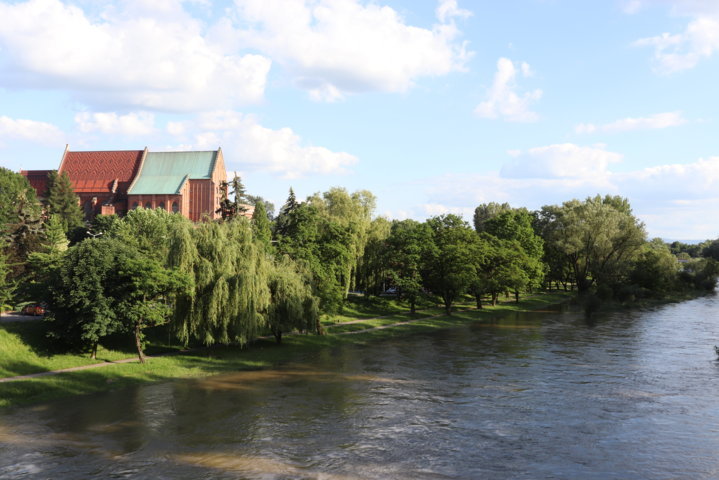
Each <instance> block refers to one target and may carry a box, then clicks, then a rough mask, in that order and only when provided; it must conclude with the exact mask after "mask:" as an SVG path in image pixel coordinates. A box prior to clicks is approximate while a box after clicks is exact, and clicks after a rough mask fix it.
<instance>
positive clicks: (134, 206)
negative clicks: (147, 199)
mask: <svg viewBox="0 0 719 480" xmlns="http://www.w3.org/2000/svg"><path fill="white" fill-rule="evenodd" d="M139 206H140V204H139V203H137V202H135V203H133V204H132V209H133V210H135V209H136V208H137V207H139Z"/></svg>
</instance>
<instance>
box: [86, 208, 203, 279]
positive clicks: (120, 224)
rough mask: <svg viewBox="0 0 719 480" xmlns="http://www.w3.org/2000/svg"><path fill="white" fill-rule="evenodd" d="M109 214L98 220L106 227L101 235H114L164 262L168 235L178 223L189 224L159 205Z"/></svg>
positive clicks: (103, 227) (168, 246)
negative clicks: (113, 215)
mask: <svg viewBox="0 0 719 480" xmlns="http://www.w3.org/2000/svg"><path fill="white" fill-rule="evenodd" d="M110 218H113V217H112V216H110V217H108V218H107V219H103V220H101V221H100V223H98V225H99V226H100V231H98V233H97V234H101V233H102V229H105V228H107V230H105V231H106V233H104V234H103V235H106V236H109V237H111V238H116V239H118V240H120V241H122V242H123V243H125V244H127V245H130V246H132V247H133V248H135V249H137V250H139V251H140V252H142V253H144V254H146V255H148V256H150V257H153V258H155V259H157V260H159V261H160V262H161V263H162V264H163V265H164V264H167V256H168V254H169V249H170V237H171V236H172V232H174V231H175V229H177V228H179V226H181V225H186V224H190V221H189V220H188V219H187V218H185V217H183V216H182V215H176V214H174V213H170V212H168V211H166V210H163V209H161V208H155V209H146V208H136V209H133V210H130V211H129V212H127V215H126V216H125V217H123V218H120V219H117V218H114V219H113V220H110Z"/></svg>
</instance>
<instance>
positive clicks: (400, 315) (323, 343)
mask: <svg viewBox="0 0 719 480" xmlns="http://www.w3.org/2000/svg"><path fill="white" fill-rule="evenodd" d="M570 296H571V295H570V294H567V293H552V294H537V295H534V296H532V297H527V298H526V299H524V300H521V301H520V302H519V303H514V302H513V301H512V302H505V303H500V304H499V305H497V306H495V307H491V306H485V308H483V309H482V310H477V309H476V308H474V306H473V305H472V304H470V303H467V304H463V305H459V306H458V307H457V311H456V312H454V313H453V315H452V316H447V315H444V311H443V309H441V308H439V307H437V306H435V305H430V304H425V305H421V306H420V307H419V308H421V310H418V312H417V313H415V314H414V315H411V314H409V313H408V308H407V306H406V305H404V304H402V303H399V302H397V301H395V300H393V299H386V298H382V299H372V300H366V299H362V298H356V299H352V300H351V301H350V302H348V306H347V308H345V311H344V312H343V314H342V315H339V316H335V317H334V318H332V319H324V320H323V326H324V328H325V331H326V334H325V335H322V336H318V335H291V336H286V337H284V339H283V343H282V345H276V344H275V342H274V340H273V339H260V340H257V341H256V342H254V343H253V344H252V345H250V346H247V347H246V348H243V349H240V348H239V347H236V346H228V347H211V348H197V349H193V350H191V351H181V349H180V347H179V346H178V345H172V344H171V343H170V344H168V342H167V336H166V333H164V332H162V331H156V332H155V333H154V335H151V338H150V340H151V342H150V345H149V346H148V349H147V351H148V353H149V354H157V353H170V355H164V356H157V357H154V358H150V359H149V360H148V362H147V363H146V364H144V365H142V364H139V363H137V362H133V363H118V364H115V363H111V362H113V361H117V360H120V359H124V358H131V357H133V351H132V349H131V348H129V347H124V346H119V347H115V348H106V347H103V348H101V349H100V350H99V351H98V359H97V360H92V359H90V358H88V356H87V355H86V354H85V355H74V354H67V353H62V354H57V353H54V352H53V350H52V347H53V346H52V344H51V343H50V342H49V340H48V339H46V338H45V337H44V334H43V332H44V330H43V325H42V323H41V321H36V320H31V321H22V322H10V323H0V377H11V376H16V375H26V374H33V373H40V372H47V371H52V370H58V369H64V368H71V367H79V366H86V365H92V364H97V363H102V362H106V363H108V364H107V365H106V366H103V367H102V368H92V369H88V370H79V371H74V372H67V373H60V374H57V375H47V376H41V377H35V378H30V379H24V380H15V381H10V382H3V383H0V407H3V408H6V407H12V406H19V405H27V404H33V403H39V402H43V401H47V400H50V399H53V398H59V397H65V396H71V395H79V394H85V393H91V392H98V391H104V390H112V389H116V388H121V387H123V386H127V385H131V384H137V383H145V382H157V381H163V380H168V379H173V378H190V377H200V376H207V375H213V374H218V373H225V372H232V371H237V370H248V369H260V368H269V367H272V366H273V365H278V364H283V363H289V362H296V361H301V360H302V358H304V357H306V356H307V355H311V354H313V353H314V352H316V351H317V350H319V349H322V348H326V347H332V346H336V345H340V344H347V343H364V342H371V341H376V340H379V339H383V338H389V337H393V336H402V335H410V334H414V333H418V332H427V331H431V330H436V329H442V328H450V327H453V326H458V325H461V324H465V323H468V322H476V321H490V320H496V319H497V318H501V316H503V315H505V314H508V313H511V312H521V311H530V310H541V309H543V308H546V307H547V306H549V305H553V304H557V303H560V302H563V301H566V300H567V299H569V298H570ZM163 340H164V341H163ZM118 343H121V342H118Z"/></svg>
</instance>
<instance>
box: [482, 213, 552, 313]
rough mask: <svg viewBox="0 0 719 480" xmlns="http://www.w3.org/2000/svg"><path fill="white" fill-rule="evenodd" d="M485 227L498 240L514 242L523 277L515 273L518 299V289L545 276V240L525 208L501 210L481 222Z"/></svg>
mask: <svg viewBox="0 0 719 480" xmlns="http://www.w3.org/2000/svg"><path fill="white" fill-rule="evenodd" d="M484 231H485V232H486V233H488V234H490V235H493V236H495V237H497V238H499V239H501V240H509V241H513V242H515V243H514V244H508V245H511V246H512V247H513V248H514V250H515V252H516V259H521V260H522V264H521V269H522V270H523V272H524V274H525V275H522V278H525V277H526V281H524V280H522V281H518V279H519V277H515V282H514V284H515V286H516V287H517V288H514V294H515V299H516V301H519V291H520V289H523V288H526V287H529V288H531V287H536V286H539V285H540V284H541V283H542V280H543V279H544V264H543V263H542V256H543V255H544V241H543V240H542V238H541V237H540V236H539V235H537V234H536V233H535V232H534V229H533V228H532V216H531V215H530V214H529V212H528V211H527V210H526V209H524V208H519V209H511V210H504V211H502V212H501V213H499V214H497V215H495V216H494V217H492V218H490V219H488V220H486V221H485V222H484Z"/></svg>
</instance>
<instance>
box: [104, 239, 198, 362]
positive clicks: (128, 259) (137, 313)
mask: <svg viewBox="0 0 719 480" xmlns="http://www.w3.org/2000/svg"><path fill="white" fill-rule="evenodd" d="M109 280H110V281H109V284H108V285H107V287H106V289H107V291H108V293H109V295H110V296H111V298H112V299H113V303H114V310H115V313H116V318H117V321H118V322H119V323H120V324H121V325H122V328H123V330H124V331H126V332H129V333H130V334H131V335H132V336H133V339H134V342H135V348H136V349H137V356H138V358H139V360H140V363H145V353H144V329H145V328H147V327H152V326H157V325H163V324H165V323H167V321H168V319H169V318H170V316H171V315H172V311H173V310H172V309H173V307H174V302H173V301H174V298H175V296H176V295H178V294H182V293H183V292H186V291H188V289H189V287H190V280H189V275H187V274H186V273H182V272H180V271H179V270H170V269H167V268H165V267H164V266H163V265H162V264H161V263H160V262H159V261H158V260H156V259H154V258H150V257H147V256H146V255H143V254H141V253H139V252H138V251H136V250H133V249H131V248H129V247H127V246H123V247H122V248H120V249H119V251H118V254H117V257H116V268H115V270H114V271H113V272H112V274H111V275H110V279H109Z"/></svg>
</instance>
